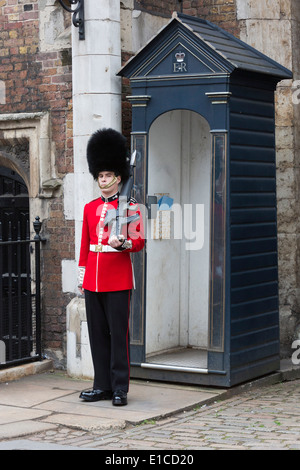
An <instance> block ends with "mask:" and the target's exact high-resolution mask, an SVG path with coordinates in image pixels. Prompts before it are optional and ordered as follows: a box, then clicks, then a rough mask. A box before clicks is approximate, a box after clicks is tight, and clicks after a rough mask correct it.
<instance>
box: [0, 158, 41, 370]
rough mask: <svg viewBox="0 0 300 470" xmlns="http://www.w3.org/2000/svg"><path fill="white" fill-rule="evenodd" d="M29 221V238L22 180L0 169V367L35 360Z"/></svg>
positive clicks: (37, 339)
mask: <svg viewBox="0 0 300 470" xmlns="http://www.w3.org/2000/svg"><path fill="white" fill-rule="evenodd" d="M33 225H34V230H35V236H34V238H33V239H30V230H29V199H28V193H27V188H26V185H25V183H24V182H23V180H22V178H20V177H19V176H18V175H17V174H16V173H15V172H13V171H11V170H9V169H5V168H3V167H2V168H0V368H4V367H8V366H11V365H16V364H21V363H25V362H28V361H33V360H39V359H41V311H40V243H41V237H40V230H41V222H40V220H39V217H36V220H35V222H34V223H33Z"/></svg>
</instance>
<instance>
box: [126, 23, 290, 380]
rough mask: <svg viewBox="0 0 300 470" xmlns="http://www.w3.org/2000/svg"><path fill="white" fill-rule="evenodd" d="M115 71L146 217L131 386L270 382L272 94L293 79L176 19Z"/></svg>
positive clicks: (237, 45)
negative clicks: (126, 83) (127, 90)
mask: <svg viewBox="0 0 300 470" xmlns="http://www.w3.org/2000/svg"><path fill="white" fill-rule="evenodd" d="M119 75H121V76H124V77H127V78H129V79H130V85H131V90H132V94H131V96H129V97H128V100H129V101H130V102H131V103H132V150H137V160H136V173H135V186H134V187H135V197H136V199H137V200H138V201H139V202H140V203H142V204H143V206H144V207H148V220H147V224H146V225H147V240H146V250H145V251H144V252H142V253H136V254H135V256H134V258H133V259H134V271H135V274H136V276H135V278H136V289H135V291H134V295H133V302H132V311H131V373H132V376H135V377H142V378H150V379H151V378H152V379H155V380H166V381H178V382H185V383H195V384H201V385H213V386H223V387H224V386H226V387H230V386H233V385H235V384H238V383H241V382H244V381H246V380H250V379H253V378H255V377H258V376H261V375H264V374H267V373H270V372H273V371H274V370H276V369H278V367H279V357H280V356H279V307H278V266H277V222H276V221H277V204H276V158H275V100H274V92H275V90H276V86H277V83H278V82H280V81H281V80H283V79H290V78H292V74H291V72H290V71H289V70H287V69H286V68H285V67H283V66H281V65H280V64H278V63H276V62H274V61H273V60H272V59H270V58H268V57H266V56H265V55H263V54H261V53H260V52H259V51H257V50H255V49H253V48H252V47H250V46H248V45H247V44H245V43H243V42H242V41H240V40H239V39H237V38H235V37H234V36H232V35H231V34H229V33H227V32H226V31H224V30H222V29H220V28H219V27H217V26H215V25H214V24H212V23H209V22H208V21H204V20H202V19H199V18H194V17H190V16H186V15H182V14H174V15H173V18H172V19H171V20H170V22H169V23H168V24H167V25H166V26H165V27H164V28H162V29H161V30H160V31H159V32H158V34H157V35H156V36H155V37H154V38H153V39H151V40H150V41H149V42H148V44H146V45H145V47H143V48H142V49H141V50H140V51H139V52H138V53H137V54H136V55H135V56H134V57H133V58H132V59H131V60H129V61H128V62H127V64H126V65H125V66H124V67H123V68H122V69H121V71H120V73H119ZM164 200H167V201H168V204H167V205H164V204H161V202H162V201H164ZM155 201H157V202H158V204H157V205H156V206H155ZM151 205H152V207H150V206H151ZM154 206H155V207H154ZM150 209H151V210H150ZM152 209H153V210H152ZM154 209H155V210H154Z"/></svg>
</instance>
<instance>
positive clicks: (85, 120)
mask: <svg viewBox="0 0 300 470" xmlns="http://www.w3.org/2000/svg"><path fill="white" fill-rule="evenodd" d="M73 104H74V107H76V109H77V110H78V111H77V112H76V113H75V114H74V121H73V126H74V127H73V128H74V133H75V134H76V135H78V133H79V132H80V133H81V134H82V135H91V133H92V132H93V130H97V129H100V128H102V127H114V128H115V129H116V130H120V129H121V101H120V96H119V95H114V94H105V95H98V94H78V95H74V97H73ZM79 110H80V112H79Z"/></svg>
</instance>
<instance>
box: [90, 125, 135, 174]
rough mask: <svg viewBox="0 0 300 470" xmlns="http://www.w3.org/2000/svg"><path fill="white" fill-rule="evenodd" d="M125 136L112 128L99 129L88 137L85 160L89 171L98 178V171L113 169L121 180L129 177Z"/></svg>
mask: <svg viewBox="0 0 300 470" xmlns="http://www.w3.org/2000/svg"><path fill="white" fill-rule="evenodd" d="M127 153H128V152H127V145H126V138H125V137H124V136H123V135H122V134H120V133H119V132H118V131H116V130H114V129H100V130H98V131H96V132H95V133H94V134H93V135H92V136H91V137H90V139H89V141H88V145H87V161H88V167H89V171H90V173H91V174H92V175H93V177H94V179H95V180H97V179H98V175H99V173H100V171H113V172H114V173H115V175H116V176H121V178H122V181H125V180H126V179H128V178H129V174H130V172H129V171H130V170H129V159H128V155H127Z"/></svg>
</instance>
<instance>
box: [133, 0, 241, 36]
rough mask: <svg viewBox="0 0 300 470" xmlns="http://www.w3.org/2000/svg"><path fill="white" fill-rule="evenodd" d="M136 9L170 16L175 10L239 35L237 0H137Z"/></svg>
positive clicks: (135, 2)
mask: <svg viewBox="0 0 300 470" xmlns="http://www.w3.org/2000/svg"><path fill="white" fill-rule="evenodd" d="M134 8H135V9H136V10H142V11H147V12H148V13H152V14H157V15H164V16H167V17H170V16H171V15H172V13H173V11H178V12H181V11H182V13H185V14H186V15H191V16H198V17H199V18H203V19H205V20H208V21H211V22H213V23H216V24H217V25H219V26H220V27H221V28H224V29H226V30H227V31H229V32H231V33H232V34H235V35H237V36H238V35H239V26H238V22H237V18H236V5H235V0H180V1H179V0H166V1H165V0H164V1H162V0H135V1H134Z"/></svg>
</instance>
